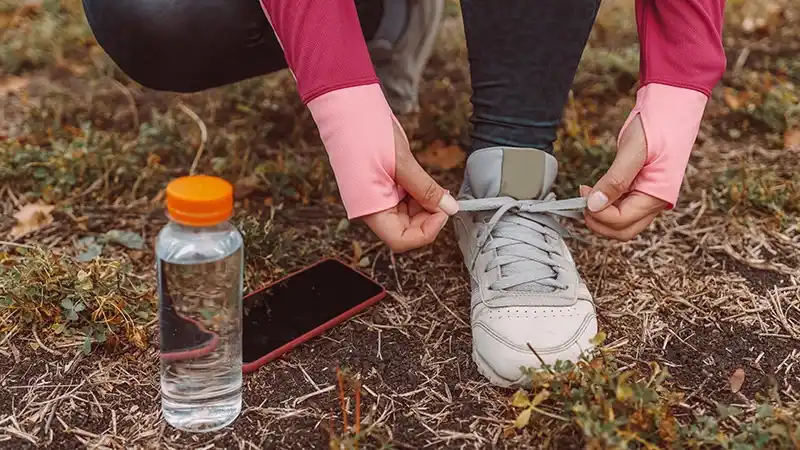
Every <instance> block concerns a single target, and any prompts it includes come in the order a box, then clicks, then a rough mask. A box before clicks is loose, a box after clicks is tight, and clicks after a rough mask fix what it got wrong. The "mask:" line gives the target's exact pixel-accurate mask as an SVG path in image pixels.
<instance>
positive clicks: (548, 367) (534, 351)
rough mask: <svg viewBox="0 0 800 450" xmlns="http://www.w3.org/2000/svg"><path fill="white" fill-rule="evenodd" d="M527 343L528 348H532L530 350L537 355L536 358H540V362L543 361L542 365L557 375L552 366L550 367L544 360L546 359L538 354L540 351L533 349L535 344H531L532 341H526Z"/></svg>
mask: <svg viewBox="0 0 800 450" xmlns="http://www.w3.org/2000/svg"><path fill="white" fill-rule="evenodd" d="M525 345H527V346H528V348H529V349H530V350H531V351H532V352H533V354H534V355H535V356H536V359H538V360H539V362H540V363H542V367H544V368H546V369H547V371H548V372H550V374H551V375H555V372H553V369H551V368H550V366H548V365H547V364H545V362H544V360H543V359H542V357H541V356H539V354H538V353H536V350H534V349H533V346H532V345H531V343H530V342H526V343H525Z"/></svg>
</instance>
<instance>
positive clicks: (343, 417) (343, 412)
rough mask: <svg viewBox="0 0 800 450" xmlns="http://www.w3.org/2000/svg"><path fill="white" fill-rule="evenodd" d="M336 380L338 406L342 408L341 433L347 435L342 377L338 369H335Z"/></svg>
mask: <svg viewBox="0 0 800 450" xmlns="http://www.w3.org/2000/svg"><path fill="white" fill-rule="evenodd" d="M336 379H337V381H338V382H339V406H340V407H341V408H342V423H343V425H344V429H343V432H344V433H347V429H348V428H349V426H348V425H347V409H346V408H345V406H344V376H343V375H342V371H341V370H339V368H338V367H337V368H336Z"/></svg>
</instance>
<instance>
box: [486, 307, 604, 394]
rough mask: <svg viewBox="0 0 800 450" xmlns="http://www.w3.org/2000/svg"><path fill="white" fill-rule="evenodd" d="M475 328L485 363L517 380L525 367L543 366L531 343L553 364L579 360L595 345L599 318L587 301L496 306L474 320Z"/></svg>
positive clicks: (538, 352) (502, 374) (543, 358)
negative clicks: (553, 305) (560, 305)
mask: <svg viewBox="0 0 800 450" xmlns="http://www.w3.org/2000/svg"><path fill="white" fill-rule="evenodd" d="M472 330H473V339H474V345H475V351H476V353H478V355H479V356H480V358H481V359H483V362H484V363H485V364H487V365H488V366H490V369H491V370H492V371H493V372H494V373H495V374H496V375H498V376H500V377H502V378H504V379H506V380H517V379H520V378H521V376H522V373H521V371H520V368H521V367H534V368H539V367H540V366H541V363H540V361H539V358H537V357H536V355H534V354H533V352H531V350H530V348H529V347H528V345H530V347H532V348H533V349H534V350H536V353H537V354H538V355H539V357H541V359H542V360H543V361H544V362H545V363H546V364H549V365H552V364H554V363H555V362H556V361H557V360H562V361H566V360H568V361H572V362H575V361H577V360H578V359H579V358H580V356H581V354H582V353H583V352H585V351H587V350H590V349H591V347H592V345H591V343H590V341H591V339H592V337H594V336H595V335H596V334H597V318H596V315H595V309H594V306H593V305H592V303H591V301H587V300H580V301H578V303H576V304H575V305H574V306H571V307H553V308H548V307H510V308H493V309H488V310H486V311H484V312H483V313H482V314H481V315H480V316H479V317H477V318H476V320H474V321H473V326H472Z"/></svg>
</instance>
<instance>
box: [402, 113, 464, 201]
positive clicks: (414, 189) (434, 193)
mask: <svg viewBox="0 0 800 450" xmlns="http://www.w3.org/2000/svg"><path fill="white" fill-rule="evenodd" d="M393 124H394V148H395V155H396V156H395V182H396V183H397V184H399V185H400V186H402V187H403V189H405V190H406V191H407V192H408V193H409V194H410V195H411V196H412V197H414V199H415V200H416V201H417V202H418V203H419V204H420V205H421V206H422V207H423V208H425V209H426V210H428V211H429V212H432V213H435V212H438V211H444V212H445V213H447V215H450V216H452V215H453V214H455V213H457V212H458V203H457V202H456V199H454V198H453V196H452V195H450V193H449V192H447V190H445V189H444V188H443V187H441V186H439V183H437V182H436V180H434V179H433V178H432V177H431V176H430V175H429V174H428V172H426V171H425V169H423V168H422V166H421V165H420V164H419V162H417V160H416V158H414V155H413V154H412V153H411V149H410V148H409V145H408V139H407V138H406V135H405V132H403V129H402V128H401V127H400V125H399V124H398V123H397V121H394V122H393Z"/></svg>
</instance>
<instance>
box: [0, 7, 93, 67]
mask: <svg viewBox="0 0 800 450" xmlns="http://www.w3.org/2000/svg"><path fill="white" fill-rule="evenodd" d="M25 3H26V2H23V1H12V2H11V4H3V3H0V13H3V15H4V16H7V17H8V19H7V20H3V18H2V17H0V68H3V69H5V71H6V72H7V73H12V74H17V73H20V72H23V71H26V70H31V69H34V68H39V67H43V66H47V65H60V64H64V62H65V58H66V57H68V56H72V55H70V54H71V53H75V52H76V51H78V52H79V53H81V54H85V50H86V49H88V48H89V47H91V46H93V45H94V40H93V37H92V33H91V31H90V30H89V28H88V27H87V26H86V24H85V20H84V15H83V9H82V6H81V2H80V0H63V1H62V0H45V1H44V2H42V4H40V5H26V4H25ZM75 56H78V55H75ZM79 70H81V69H79Z"/></svg>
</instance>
